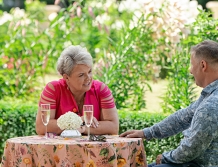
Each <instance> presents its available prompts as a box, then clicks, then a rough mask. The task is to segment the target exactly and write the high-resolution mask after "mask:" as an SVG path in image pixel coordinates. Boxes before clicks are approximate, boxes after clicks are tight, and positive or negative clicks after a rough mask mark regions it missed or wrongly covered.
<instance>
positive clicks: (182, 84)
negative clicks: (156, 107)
mask: <svg viewBox="0 0 218 167" xmlns="http://www.w3.org/2000/svg"><path fill="white" fill-rule="evenodd" d="M181 50H182V51H181V52H180V51H178V52H177V54H175V55H174V56H173V57H172V64H171V66H170V67H168V68H169V69H170V72H169V74H168V81H169V84H168V89H167V92H166V94H165V96H164V97H163V103H162V109H163V111H164V112H165V113H173V112H175V111H176V110H179V109H181V108H185V107H187V106H188V105H189V104H190V103H192V102H193V101H194V100H195V99H196V92H195V87H194V82H193V77H192V76H191V75H190V72H189V64H190V58H189V57H190V56H189V50H188V48H182V47H181Z"/></svg>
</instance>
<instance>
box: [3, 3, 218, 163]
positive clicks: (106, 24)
mask: <svg viewBox="0 0 218 167" xmlns="http://www.w3.org/2000/svg"><path fill="white" fill-rule="evenodd" d="M2 2H3V1H0V3H2ZM56 2H57V1H56ZM62 2H63V1H62ZM3 7H4V6H3ZM46 7H48V6H46V3H45V2H41V1H36V0H35V1H25V10H23V9H19V8H12V9H11V10H10V11H9V12H3V11H1V12H0V37H1V38H0V85H1V86H0V132H1V133H0V157H1V156H2V153H3V150H4V143H5V141H6V140H7V139H8V138H11V137H16V136H27V135H34V134H35V115H36V112H37V103H38V100H39V97H40V93H41V91H42V89H43V87H44V86H45V84H46V83H47V81H48V80H50V79H52V78H53V76H55V78H58V77H60V76H58V74H57V73H56V69H55V68H56V61H57V58H58V57H59V55H60V53H61V51H62V50H63V49H64V48H65V47H66V46H68V45H71V44H73V45H82V46H84V47H86V48H87V49H88V51H89V52H90V53H91V55H92V56H93V58H94V78H95V79H98V80H101V81H103V82H105V83H106V84H107V85H108V86H109V88H110V89H111V90H112V93H113V96H114V98H115V101H116V106H117V108H118V112H119V118H120V133H122V132H124V131H126V130H129V129H143V128H145V127H148V126H151V125H153V124H154V123H157V122H159V121H160V120H162V119H164V118H165V117H166V116H167V115H169V114H171V113H173V112H175V111H176V110H178V109H180V108H184V107H186V106H187V105H189V104H190V103H191V102H193V101H194V100H195V99H196V98H197V96H198V95H199V89H196V86H195V85H194V80H193V77H192V76H191V75H190V74H189V64H190V60H189V58H190V54H189V49H190V47H191V46H192V45H195V44H197V43H199V42H201V41H202V40H205V39H211V40H214V41H218V20H217V19H215V18H213V17H212V14H211V13H209V10H207V11H205V10H204V9H202V7H201V6H199V5H198V3H197V1H189V0H188V1H187V0H185V1H181V2H180V1H179V0H173V1H172V0H127V1H118V0H117V1H116V0H110V1H106V0H99V1H98V2H97V1H94V0H78V1H74V2H71V3H69V4H65V3H63V4H62V7H61V8H60V10H59V11H58V12H57V13H49V12H48V11H47V10H45V9H48V8H46ZM163 81H164V82H163ZM156 83H160V87H162V88H161V90H163V89H164V90H163V92H164V93H163V94H161V97H160V98H161V104H160V107H159V108H158V110H149V108H147V106H148V102H147V99H149V100H151V98H150V97H152V93H151V92H152V91H154V90H152V88H154V87H153V84H156ZM163 83H164V85H161V84H163ZM154 100H156V99H153V101H154ZM156 103H158V104H157V105H159V102H156ZM154 104H155V101H154ZM181 137H182V134H178V135H176V136H174V137H170V138H166V139H162V140H151V141H144V144H145V150H146V154H147V160H148V162H149V163H150V162H152V161H154V159H155V157H156V155H158V154H160V153H162V152H163V151H168V150H171V149H173V148H175V147H176V146H177V145H178V144H179V141H180V139H181Z"/></svg>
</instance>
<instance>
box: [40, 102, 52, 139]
mask: <svg viewBox="0 0 218 167" xmlns="http://www.w3.org/2000/svg"><path fill="white" fill-rule="evenodd" d="M41 118H42V123H43V124H44V125H45V139H47V138H48V137H47V125H48V122H49V119H50V104H41Z"/></svg>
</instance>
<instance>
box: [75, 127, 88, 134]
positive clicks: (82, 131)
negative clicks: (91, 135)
mask: <svg viewBox="0 0 218 167" xmlns="http://www.w3.org/2000/svg"><path fill="white" fill-rule="evenodd" d="M77 130H78V131H79V132H80V133H84V132H85V130H86V127H85V126H80V128H78V129H77Z"/></svg>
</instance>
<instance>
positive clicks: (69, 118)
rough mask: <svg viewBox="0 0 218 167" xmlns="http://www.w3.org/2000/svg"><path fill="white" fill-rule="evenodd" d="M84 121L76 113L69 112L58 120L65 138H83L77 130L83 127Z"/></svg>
mask: <svg viewBox="0 0 218 167" xmlns="http://www.w3.org/2000/svg"><path fill="white" fill-rule="evenodd" d="M82 122H83V121H82V119H81V117H80V116H78V115H77V114H75V113H74V112H71V111H68V112H67V113H65V114H64V115H61V116H60V117H59V118H58V119H57V125H58V127H59V128H60V129H61V130H64V131H63V132H62V133H61V136H63V137H77V136H81V133H80V132H79V131H78V130H77V129H78V128H80V126H81V125H82Z"/></svg>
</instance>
